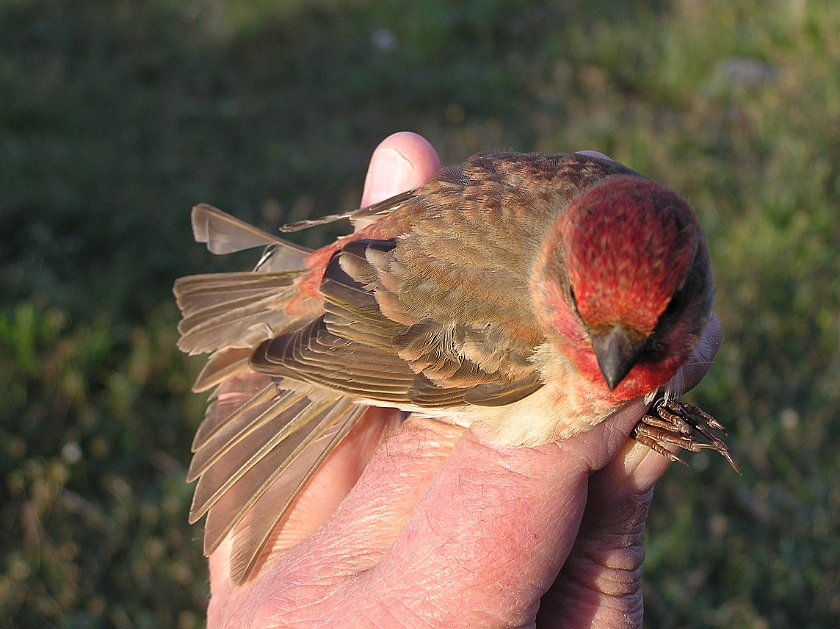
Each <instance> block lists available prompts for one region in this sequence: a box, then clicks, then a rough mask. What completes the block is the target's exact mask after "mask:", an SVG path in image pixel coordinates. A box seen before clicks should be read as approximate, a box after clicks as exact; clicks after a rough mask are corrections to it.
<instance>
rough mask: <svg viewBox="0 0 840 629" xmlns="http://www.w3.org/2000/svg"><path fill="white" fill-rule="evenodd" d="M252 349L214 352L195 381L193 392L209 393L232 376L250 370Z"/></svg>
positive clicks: (233, 348) (235, 348)
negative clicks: (249, 361) (249, 360)
mask: <svg viewBox="0 0 840 629" xmlns="http://www.w3.org/2000/svg"><path fill="white" fill-rule="evenodd" d="M250 357H251V348H250V347H230V348H227V349H221V350H219V351H217V352H214V353H213V355H212V356H210V359H209V360H208V361H207V364H206V365H204V368H203V369H202V370H201V373H199V374H198V378H196V379H195V384H193V387H192V390H193V391H195V392H196V393H199V392H201V391H207V390H209V389H212V388H213V387H215V386H217V385H219V384H221V383H222V381H223V380H225V379H227V378H230V377H231V376H233V375H235V374H237V373H241V372H243V371H246V370H247V369H248V359H249V358H250Z"/></svg>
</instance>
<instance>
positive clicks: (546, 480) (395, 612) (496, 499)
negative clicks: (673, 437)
mask: <svg viewBox="0 0 840 629" xmlns="http://www.w3.org/2000/svg"><path fill="white" fill-rule="evenodd" d="M643 411H644V406H643V405H642V404H641V403H637V404H633V405H629V406H628V407H627V408H626V409H623V410H622V411H621V412H620V413H618V414H617V415H616V416H615V417H614V418H612V419H610V420H608V421H606V422H604V423H603V424H602V425H601V426H599V427H597V428H596V429H594V430H592V431H589V432H587V433H585V434H583V435H579V436H578V437H576V438H572V439H568V440H566V441H563V442H560V443H553V444H548V445H546V446H542V447H540V448H497V447H494V446H492V445H489V444H487V443H486V442H483V441H481V440H480V439H478V438H477V437H476V436H475V435H473V434H472V433H471V432H467V433H466V435H465V436H464V437H463V438H462V439H460V441H457V439H458V436H459V434H460V429H457V428H455V427H452V426H446V425H443V424H440V423H439V422H434V421H429V420H425V423H424V420H410V421H409V422H407V424H406V425H405V426H404V427H403V430H401V431H400V433H399V434H397V435H395V436H394V437H393V438H391V439H390V440H389V441H388V442H387V443H386V445H385V447H384V448H382V449H381V450H380V451H379V452H378V453H377V455H376V456H375V457H374V459H373V460H372V461H371V463H370V465H369V466H368V468H367V470H366V471H365V473H364V474H363V476H362V478H361V479H360V481H359V483H358V484H357V486H356V487H355V488H354V489H353V491H352V492H351V493H350V495H349V496H348V497H347V499H346V500H345V502H344V503H343V504H342V506H341V508H340V509H339V511H338V512H337V513H336V515H335V517H334V518H333V519H331V521H330V522H329V523H328V524H327V525H326V526H325V527H324V528H323V529H321V530H320V531H319V532H318V533H317V534H316V535H315V536H313V538H312V539H311V540H310V541H309V542H307V544H306V545H304V546H302V547H301V548H299V549H298V551H296V552H304V551H305V552H311V553H313V555H319V556H323V554H324V553H329V552H334V550H333V549H335V548H338V547H345V548H346V547H349V548H351V549H354V550H355V551H356V553H357V554H356V559H355V561H356V562H357V563H356V566H357V568H358V573H357V574H356V578H355V579H353V580H351V581H349V582H348V584H347V588H348V589H350V590H352V593H350V592H348V593H346V594H345V596H343V597H342V598H343V600H349V601H354V602H355V604H357V605H358V606H361V607H362V608H364V607H365V605H366V603H370V604H371V605H374V602H375V604H376V605H381V606H383V607H384V608H386V609H387V610H388V613H389V614H390V615H391V617H392V618H393V619H394V622H393V623H391V624H392V626H401V623H398V622H397V620H398V619H400V618H402V619H417V618H423V619H426V620H428V621H429V623H430V626H473V625H480V626H487V627H492V626H517V625H519V624H527V622H528V619H530V620H531V621H532V620H533V617H534V615H535V613H536V610H537V607H538V601H539V599H540V597H541V596H542V595H543V593H544V592H545V591H546V590H547V589H548V588H549V586H550V584H551V583H552V582H553V581H554V579H555V577H556V575H557V573H558V571H559V570H560V567H561V566H562V565H563V562H564V560H565V558H566V556H567V555H568V553H569V551H570V550H571V548H572V544H573V541H574V539H575V536H576V534H577V531H578V524H579V522H580V520H581V517H582V514H583V508H584V505H585V489H586V484H587V478H588V476H589V474H590V473H591V472H592V470H593V469H597V468H598V467H602V466H603V465H605V464H606V463H607V462H608V461H609V460H610V459H611V458H612V457H614V456H615V453H616V452H617V451H618V449H619V448H620V446H621V444H622V443H623V442H624V440H625V439H626V435H627V434H628V433H629V431H630V429H631V427H632V426H633V425H634V424H635V422H636V421H638V418H639V417H640V416H641V414H642V412H643ZM455 441H457V445H454V447H453V444H454V443H455ZM450 451H451V453H450ZM350 559H351V558H350V557H348V556H346V555H344V556H341V557H330V563H332V564H336V563H337V564H339V565H342V566H348V565H349V564H350V561H349V560H350ZM296 563H297V565H301V566H303V565H304V564H305V562H296ZM304 577H305V575H304V574H296V575H293V576H292V578H293V579H294V580H297V581H298V582H300V580H303V579H304ZM287 578H289V577H288V575H287ZM345 611H346V612H347V613H350V612H349V610H345Z"/></svg>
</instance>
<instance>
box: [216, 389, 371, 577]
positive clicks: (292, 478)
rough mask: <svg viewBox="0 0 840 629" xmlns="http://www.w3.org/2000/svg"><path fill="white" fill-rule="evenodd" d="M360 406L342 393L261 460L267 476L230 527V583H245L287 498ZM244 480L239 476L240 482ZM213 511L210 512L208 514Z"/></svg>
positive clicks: (296, 491)
mask: <svg viewBox="0 0 840 629" xmlns="http://www.w3.org/2000/svg"><path fill="white" fill-rule="evenodd" d="M365 410H366V407H365V406H358V405H353V404H350V402H349V401H348V400H347V398H341V400H339V401H337V402H335V403H333V404H332V405H331V406H330V407H329V408H328V409H327V411H326V412H325V413H324V415H323V417H321V418H318V417H316V418H314V419H313V420H310V423H309V424H307V426H306V427H305V429H304V430H302V431H299V433H301V434H303V433H304V432H305V430H306V429H308V428H309V426H310V425H312V429H311V430H310V431H309V432H306V439H301V440H300V443H298V444H297V445H295V444H294V443H293V442H292V441H291V440H290V441H289V443H288V444H285V443H284V444H281V445H283V446H284V447H282V448H281V447H278V448H275V450H273V451H272V452H270V453H269V454H268V455H267V456H266V457H265V459H264V461H261V462H260V465H261V466H263V467H264V468H265V470H266V475H267V476H268V477H267V478H266V480H265V481H263V483H262V485H261V487H260V490H258V492H257V493H258V494H259V497H258V498H257V499H256V500H255V501H254V502H253V504H252V506H251V507H250V508H248V509H247V510H244V511H243V512H242V517H241V518H240V519H239V522H238V523H237V524H236V526H235V528H234V529H233V548H232V550H231V560H230V571H231V581H232V582H233V583H234V584H237V585H239V584H241V583H244V582H245V580H246V579H247V578H248V576H249V575H250V574H251V572H252V571H253V569H254V568H255V566H256V564H257V561H258V559H259V557H260V553H261V552H262V550H263V548H264V547H265V545H266V543H267V541H268V539H269V536H270V535H271V533H272V532H273V531H274V530H275V528H276V527H277V525H278V524H280V522H281V520H282V519H283V517H284V516H285V515H286V512H287V511H288V509H289V506H290V505H291V503H292V501H293V500H294V499H295V498H296V497H297V495H298V494H299V493H300V491H301V490H302V489H303V487H304V486H305V485H306V483H307V482H308V481H309V479H310V478H311V477H312V474H313V473H314V472H315V470H317V469H318V468H319V467H320V465H321V463H322V462H323V461H324V459H326V457H327V456H328V455H329V453H330V452H332V451H333V449H335V447H336V446H337V445H338V444H339V443H340V442H341V440H342V439H344V437H345V436H346V435H347V433H348V432H349V431H350V429H351V428H352V427H353V426H354V425H355V423H356V421H357V420H358V419H359V417H361V415H362V413H364V411H365ZM293 446H294V447H293ZM290 450H292V454H291V455H290V454H289V451H290ZM254 471H255V472H256V467H255V469H254ZM245 480H246V478H243V479H242V481H240V483H244V481H245ZM252 484H257V483H256V482H255V483H252ZM233 489H234V490H235V489H236V487H234V488H233ZM242 491H245V492H247V491H251V486H250V485H246V486H245V487H243V489H242ZM246 495H247V494H246ZM217 509H218V507H217ZM215 513H216V511H211V514H212V515H215ZM208 519H209V518H208ZM214 522H215V518H214ZM216 538H217V539H219V540H221V539H224V534H222V536H221V537H218V534H216Z"/></svg>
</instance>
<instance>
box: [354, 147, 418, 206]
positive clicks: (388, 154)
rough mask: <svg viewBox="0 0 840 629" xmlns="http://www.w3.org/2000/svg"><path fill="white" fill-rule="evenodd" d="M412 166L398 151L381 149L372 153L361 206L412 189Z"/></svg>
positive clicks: (386, 148) (387, 148) (390, 148)
mask: <svg viewBox="0 0 840 629" xmlns="http://www.w3.org/2000/svg"><path fill="white" fill-rule="evenodd" d="M413 177H414V166H413V165H412V164H411V162H410V161H409V160H408V159H406V157H405V156H404V155H403V154H402V153H400V152H399V151H398V150H396V149H395V148H392V147H382V148H378V149H377V150H376V151H374V153H373V156H372V157H371V159H370V166H369V167H368V173H367V177H366V178H365V190H364V194H363V195H362V199H363V204H364V205H369V204H371V203H377V202H379V201H384V200H385V199H387V198H388V197H392V196H394V195H395V194H399V193H400V192H405V191H406V190H409V189H410V188H411V187H412V182H413V181H414V179H413Z"/></svg>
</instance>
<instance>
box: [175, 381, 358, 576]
mask: <svg viewBox="0 0 840 629" xmlns="http://www.w3.org/2000/svg"><path fill="white" fill-rule="evenodd" d="M217 394H218V395H217V397H216V399H215V400H214V402H213V404H212V405H211V406H210V408H209V409H208V412H207V417H206V419H205V421H204V423H203V424H202V425H201V427H200V428H199V431H198V433H197V434H196V438H195V441H194V443H193V450H194V452H195V456H194V457H193V461H192V463H191V465H190V470H189V472H188V478H189V480H190V481H192V480H195V479H196V478H198V483H197V485H196V489H195V493H194V495H193V503H192V507H191V510H190V522H195V521H197V520H198V519H199V518H201V517H202V516H203V515H204V514H205V513H208V512H209V514H208V518H207V523H206V527H205V538H204V546H205V552H207V553H208V554H209V553H211V552H212V551H213V550H214V549H215V548H216V547H217V546H218V544H219V543H220V542H221V540H222V539H224V537H225V536H226V535H227V534H228V532H230V530H231V529H233V528H234V527H236V526H237V523H239V522H240V520H242V519H243V517H244V516H246V514H248V513H249V511H250V510H251V509H252V508H254V507H255V506H258V511H257V512H255V513H253V514H251V515H249V516H248V517H247V525H243V526H244V528H243V529H242V530H243V531H244V530H245V529H247V530H248V531H249V533H248V534H245V533H243V534H242V535H241V536H240V540H242V541H240V542H239V545H240V547H241V548H242V549H245V548H247V549H249V550H248V551H247V552H246V554H249V553H251V554H253V555H254V556H258V555H259V552H260V551H261V549H262V542H259V543H257V541H252V542H248V543H246V542H245V541H244V540H245V539H246V538H252V537H253V536H252V535H251V533H253V532H254V531H256V530H257V529H261V528H262V527H263V526H265V527H266V530H265V531H262V532H261V533H259V535H258V537H259V538H260V539H263V538H264V537H266V536H267V535H268V534H269V533H270V532H271V530H272V529H273V527H274V525H276V524H277V522H278V521H279V519H280V518H282V516H283V514H284V513H285V511H286V509H287V507H288V505H289V504H291V502H292V500H294V498H295V497H296V496H297V494H298V493H299V492H300V490H301V489H302V488H303V486H304V485H305V484H306V482H307V481H308V480H309V477H310V476H311V474H312V472H314V470H315V469H317V465H318V464H320V462H321V461H322V460H323V459H324V458H325V457H326V456H327V455H328V454H329V453H330V452H331V451H332V449H333V448H334V447H335V446H336V445H337V444H338V442H339V441H340V439H341V438H342V437H343V436H344V435H345V434H346V433H347V431H348V430H350V428H351V427H352V425H353V424H354V423H355V421H356V419H358V417H359V415H360V414H361V413H362V412H363V411H364V409H365V407H364V406H362V405H357V404H355V403H354V402H353V401H352V400H350V399H349V398H347V397H343V396H341V395H340V394H335V393H332V392H329V391H324V390H323V389H321V388H318V387H312V386H311V385H307V384H302V383H299V382H294V381H282V380H281V381H279V382H277V381H276V379H272V378H269V377H266V376H262V375H258V374H254V373H253V372H251V373H250V375H249V376H246V377H236V378H233V379H231V380H228V381H226V382H224V383H223V384H222V385H221V386H220V387H219V389H218V391H217ZM275 485H277V486H276V487H275ZM269 490H270V496H271V498H270V504H268V503H267V504H262V505H260V503H261V501H262V496H263V495H264V494H266V492H269ZM266 517H268V522H266V520H265V518H266ZM254 539H255V538H254ZM258 541H259V540H258ZM263 542H264V539H263ZM243 552H245V551H244V550H243ZM250 559H251V557H249V560H248V561H249V562H250ZM245 576H247V575H245ZM244 578H245V577H243V579H244Z"/></svg>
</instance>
